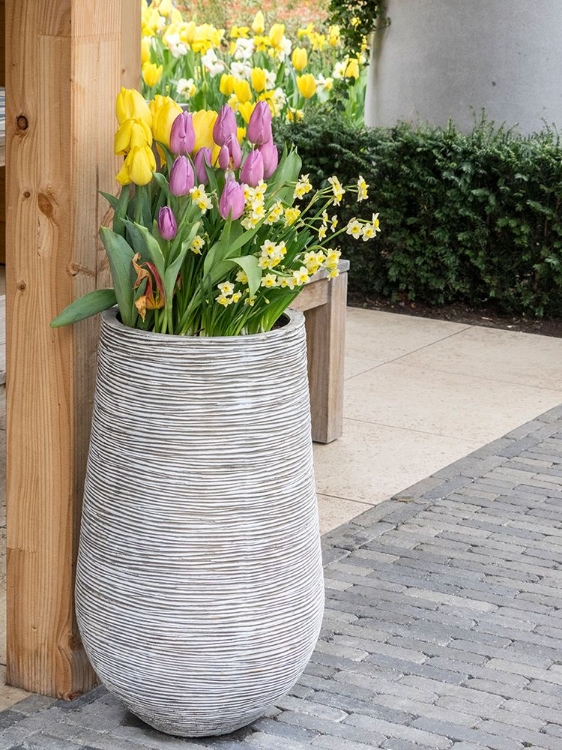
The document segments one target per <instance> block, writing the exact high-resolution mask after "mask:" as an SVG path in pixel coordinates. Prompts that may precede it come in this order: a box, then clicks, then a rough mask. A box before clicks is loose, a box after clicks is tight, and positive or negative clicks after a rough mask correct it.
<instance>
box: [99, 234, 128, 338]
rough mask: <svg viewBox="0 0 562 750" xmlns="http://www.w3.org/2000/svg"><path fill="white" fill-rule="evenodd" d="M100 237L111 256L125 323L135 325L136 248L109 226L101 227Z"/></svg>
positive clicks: (119, 303) (113, 275)
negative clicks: (134, 267) (134, 259)
mask: <svg viewBox="0 0 562 750" xmlns="http://www.w3.org/2000/svg"><path fill="white" fill-rule="evenodd" d="M100 237H101V241H102V242H103V246H104V247H105V250H106V252H107V257H108V258H109V266H110V268H111V277H112V279H113V285H114V288H115V297H116V299H117V304H118V305H119V313H120V314H121V320H122V321H123V325H126V326H131V327H134V324H135V319H136V315H137V312H136V308H135V307H134V300H133V296H134V295H133V285H134V277H133V274H134V270H133V262H132V261H133V256H134V254H135V253H134V250H133V248H132V247H131V246H130V245H129V243H128V242H127V240H126V239H125V238H124V237H121V235H119V234H116V233H115V232H112V231H111V229H108V228H107V227H101V229H100Z"/></svg>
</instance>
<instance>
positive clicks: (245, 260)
mask: <svg viewBox="0 0 562 750" xmlns="http://www.w3.org/2000/svg"><path fill="white" fill-rule="evenodd" d="M228 262H229V263H231V264H233V265H234V264H235V265H238V266H240V268H241V269H242V270H243V271H244V273H245V274H246V276H247V277H248V288H249V289H250V297H253V296H254V294H255V293H256V292H257V291H258V289H259V288H260V284H261V268H260V267H259V265H258V259H257V258H256V256H255V255H243V256H242V257H241V258H233V259H232V260H230V261H228Z"/></svg>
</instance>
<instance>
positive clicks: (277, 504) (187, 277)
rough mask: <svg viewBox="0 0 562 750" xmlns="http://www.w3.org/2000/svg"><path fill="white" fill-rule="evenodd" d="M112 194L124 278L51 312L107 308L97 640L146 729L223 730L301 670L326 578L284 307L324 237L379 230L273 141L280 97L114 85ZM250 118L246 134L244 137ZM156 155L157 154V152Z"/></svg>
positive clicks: (98, 414) (296, 354)
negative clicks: (340, 208)
mask: <svg viewBox="0 0 562 750" xmlns="http://www.w3.org/2000/svg"><path fill="white" fill-rule="evenodd" d="M117 115H118V120H119V129H118V131H117V134H116V138H115V150H116V151H117V152H118V153H121V154H123V155H124V156H125V159H124V163H123V168H122V169H121V171H120V172H119V174H118V175H117V179H118V181H119V182H120V183H121V185H122V186H123V187H122V190H121V193H120V195H119V197H117V198H116V197H114V196H107V197H108V200H109V201H110V203H111V205H112V206H113V209H114V216H113V228H112V229H109V228H105V227H104V228H102V229H101V238H102V241H103V243H104V246H105V248H106V250H107V254H108V257H109V262H110V266H111V272H112V277H113V282H114V288H113V289H105V290H99V291H97V292H93V293H91V294H89V295H86V296H85V297H82V298H81V299H79V300H76V301H75V302H73V303H72V304H71V305H70V306H69V307H68V308H66V310H64V311H63V312H62V313H61V314H60V315H59V316H58V318H57V319H56V320H55V321H53V325H55V326H58V325H64V324H66V323H71V322H76V321H78V320H80V319H82V318H84V317H87V316H89V315H92V314H95V313H97V312H101V311H104V312H103V315H102V322H101V331H100V343H99V355H98V377H97V385H96V395H95V403H94V414H93V423H92V433H91V440H90V451H89V457H88V469H87V476H86V484H85V492H84V506H83V517H82V529H81V536H80V549H79V556H78V566H77V580H76V608H77V617H78V623H79V627H80V632H81V636H82V639H83V642H84V646H85V649H86V652H87V653H88V656H89V658H90V660H91V662H92V664H93V666H94V668H95V670H96V672H97V673H98V675H99V677H100V678H101V680H102V681H103V682H104V684H105V685H106V686H107V687H108V688H109V689H110V690H111V691H112V692H114V693H115V694H116V695H117V696H118V697H120V698H121V699H122V700H123V701H124V702H125V704H126V705H127V706H128V707H129V708H130V709H131V710H132V711H133V712H134V713H136V714H137V715H138V716H139V717H141V718H142V719H143V720H145V721H146V722H147V723H149V724H151V725H152V726H154V727H155V728H157V729H159V730H161V731H164V732H168V733H171V734H175V735H181V736H192V737H195V736H204V735H213V734H224V733H227V732H231V731H233V730H235V729H237V728H238V727H241V726H244V725H245V724H248V723H250V722H251V721H252V720H253V719H255V718H257V717H258V716H260V715H261V714H262V713H263V712H264V711H265V710H266V708H267V707H268V706H269V705H271V704H272V703H274V701H275V700H276V699H278V698H279V697H280V696H281V695H283V694H284V693H285V692H287V691H288V690H289V689H290V688H291V686H292V685H293V684H294V683H295V682H296V680H297V679H298V678H299V676H300V674H301V673H302V671H303V669H304V667H305V666H306V663H307V661H308V659H309V658H310V655H311V653H312V650H313V649H314V645H315V643H316V639H317V637H318V633H319V629H320V624H321V618H322V610H323V580H322V565H321V557H320V543H319V534H318V516H317V506H316V495H315V488H314V474H313V466H312V443H311V437H310V413H309V403H308V385H307V372H306V342H305V332H304V321H303V316H302V314H301V313H298V312H295V311H291V310H290V309H289V306H290V304H291V302H292V300H293V299H294V298H295V297H296V295H297V294H298V293H299V291H300V290H301V289H302V287H303V285H304V284H305V283H306V282H307V281H308V279H309V278H310V276H311V275H312V274H314V273H316V272H317V271H319V270H321V269H323V272H324V273H327V274H328V275H330V276H336V275H337V273H338V259H339V252H338V251H337V250H333V249H328V247H327V240H328V238H329V237H331V238H333V237H336V236H337V235H338V233H339V232H342V231H347V232H349V233H350V234H353V235H354V236H357V237H362V238H363V239H369V238H370V237H372V236H373V235H375V234H376V232H377V231H378V220H377V217H376V216H374V217H372V219H371V220H370V221H363V220H361V219H354V220H353V221H351V222H349V223H348V225H347V226H346V227H343V228H338V226H337V218H336V216H335V215H334V214H332V212H331V211H330V209H331V206H332V205H333V204H338V203H339V202H340V201H341V200H342V197H343V195H344V193H345V192H346V191H347V192H355V193H356V194H357V198H358V199H359V200H360V199H362V198H363V197H364V196H365V194H366V189H367V187H366V185H365V184H364V181H363V180H361V179H359V180H358V183H357V184H356V185H354V186H352V187H351V188H350V187H342V185H340V183H339V181H338V180H337V178H335V177H334V178H332V179H331V180H330V182H329V184H328V185H327V186H326V187H325V188H322V189H320V190H318V191H313V190H312V188H311V185H310V182H309V181H308V178H307V177H306V176H301V175H300V168H301V164H300V159H299V157H298V155H297V154H296V152H295V151H294V150H289V151H287V152H285V153H283V154H282V155H281V156H279V154H278V152H277V149H276V147H275V145H274V144H273V141H272V138H271V117H270V113H269V110H268V106H267V104H266V103H264V106H263V107H260V106H259V105H258V106H257V107H256V109H255V112H254V114H253V115H252V119H251V120H250V123H249V125H248V129H247V133H246V134H241V133H240V132H239V131H237V129H236V124H235V120H234V117H233V112H232V110H229V108H228V107H225V108H223V109H222V110H221V112H220V113H218V114H217V113H212V112H205V111H201V112H196V113H194V114H191V113H185V112H182V110H181V107H179V106H178V105H177V104H176V103H175V102H173V101H172V100H170V99H167V98H165V97H156V98H155V100H154V101H152V102H150V104H147V103H146V102H145V101H144V99H143V98H142V97H141V95H140V94H138V92H135V91H133V90H122V91H121V93H120V94H119V97H118V100H117ZM243 136H245V137H243ZM157 162H159V163H160V164H159V167H158V168H157Z"/></svg>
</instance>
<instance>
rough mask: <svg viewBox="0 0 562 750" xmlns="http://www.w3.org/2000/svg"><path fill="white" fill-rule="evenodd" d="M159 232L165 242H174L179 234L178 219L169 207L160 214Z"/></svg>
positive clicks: (161, 210)
mask: <svg viewBox="0 0 562 750" xmlns="http://www.w3.org/2000/svg"><path fill="white" fill-rule="evenodd" d="M158 231H159V232H160V236H161V237H162V239H163V240H173V239H174V237H175V236H176V234H177V233H178V225H177V223H176V217H175V216H174V212H173V211H172V209H171V208H170V207H169V206H164V207H163V208H161V209H160V211H159V212H158Z"/></svg>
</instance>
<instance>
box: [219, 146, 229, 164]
mask: <svg viewBox="0 0 562 750" xmlns="http://www.w3.org/2000/svg"><path fill="white" fill-rule="evenodd" d="M229 164H230V151H229V150H228V146H221V150H220V151H219V167H220V168H221V169H228V165H229Z"/></svg>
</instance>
